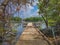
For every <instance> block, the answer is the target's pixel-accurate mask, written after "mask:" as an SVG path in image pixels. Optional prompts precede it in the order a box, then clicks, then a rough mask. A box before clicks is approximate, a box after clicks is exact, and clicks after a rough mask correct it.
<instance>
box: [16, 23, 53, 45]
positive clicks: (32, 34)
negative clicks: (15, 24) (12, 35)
mask: <svg viewBox="0 0 60 45" xmlns="http://www.w3.org/2000/svg"><path fill="white" fill-rule="evenodd" d="M16 45H52V44H51V43H50V41H49V40H48V38H47V37H46V36H45V35H44V34H43V33H42V32H41V31H39V29H38V28H36V27H35V26H34V24H33V23H31V22H30V23H28V24H27V26H26V28H25V30H24V31H23V33H22V34H21V36H20V38H19V40H18V41H17V43H16Z"/></svg>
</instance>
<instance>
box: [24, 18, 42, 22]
mask: <svg viewBox="0 0 60 45" xmlns="http://www.w3.org/2000/svg"><path fill="white" fill-rule="evenodd" d="M24 20H25V21H31V22H37V21H42V18H40V17H30V18H26V19H24Z"/></svg>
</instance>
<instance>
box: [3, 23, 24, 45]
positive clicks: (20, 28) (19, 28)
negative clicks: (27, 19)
mask: <svg viewBox="0 0 60 45" xmlns="http://www.w3.org/2000/svg"><path fill="white" fill-rule="evenodd" d="M23 30H24V28H23V24H22V23H21V24H20V25H19V26H18V28H17V32H16V37H15V39H14V41H15V42H14V43H13V44H12V45H14V44H15V43H16V41H17V40H18V38H19V36H20V35H21V33H22V32H23ZM2 45H10V43H9V42H3V43H2Z"/></svg>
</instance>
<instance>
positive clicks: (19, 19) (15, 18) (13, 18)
mask: <svg viewBox="0 0 60 45" xmlns="http://www.w3.org/2000/svg"><path fill="white" fill-rule="evenodd" d="M11 21H16V22H20V21H21V18H20V17H12V18H11Z"/></svg>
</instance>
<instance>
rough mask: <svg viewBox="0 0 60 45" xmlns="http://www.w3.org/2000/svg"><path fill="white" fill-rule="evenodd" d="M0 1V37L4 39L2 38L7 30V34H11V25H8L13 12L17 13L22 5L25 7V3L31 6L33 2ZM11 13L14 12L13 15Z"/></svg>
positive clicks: (26, 0)
mask: <svg viewBox="0 0 60 45" xmlns="http://www.w3.org/2000/svg"><path fill="white" fill-rule="evenodd" d="M0 1H1V2H0V21H1V22H2V26H0V27H3V33H2V37H3V38H4V36H5V35H6V30H7V28H9V29H8V31H7V32H8V33H9V32H11V24H10V18H11V16H13V14H14V13H15V12H17V11H19V10H20V8H21V7H22V6H23V5H25V6H26V4H27V3H29V4H31V5H32V2H34V0H0ZM15 6H16V7H15ZM12 8H13V9H14V10H15V9H16V11H13V10H12ZM10 10H11V11H10ZM12 11H13V12H14V13H13V14H12V13H11V12H12ZM6 26H7V28H6ZM8 33H7V34H8ZM5 37H6V36H5Z"/></svg>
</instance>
